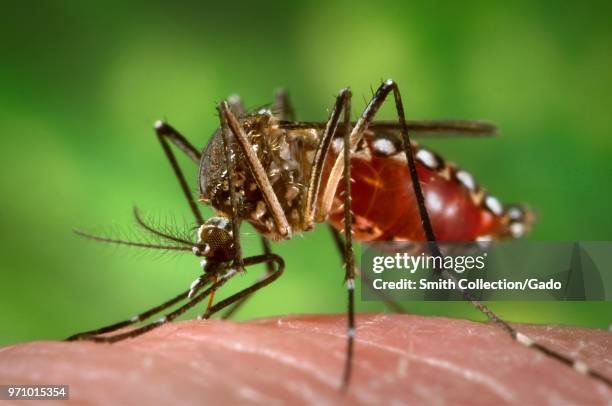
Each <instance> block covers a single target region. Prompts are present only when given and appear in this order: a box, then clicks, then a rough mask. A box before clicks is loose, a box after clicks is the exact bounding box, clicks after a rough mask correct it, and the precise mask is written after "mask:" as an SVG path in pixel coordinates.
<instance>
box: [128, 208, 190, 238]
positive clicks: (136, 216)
mask: <svg viewBox="0 0 612 406" xmlns="http://www.w3.org/2000/svg"><path fill="white" fill-rule="evenodd" d="M133 213H134V219H135V220H136V223H137V224H138V225H139V226H141V227H142V228H144V229H145V230H147V231H148V232H150V233H152V234H154V235H156V236H158V237H161V238H164V239H166V240H170V241H174V242H176V243H179V244H185V245H189V246H193V245H194V243H193V242H191V241H188V240H183V239H182V238H178V237H176V236H173V235H170V234H167V233H164V232H162V231H160V230H157V229H155V228H153V226H151V225H149V224H147V223H146V222H145V221H144V219H143V218H142V217H141V216H140V210H139V209H138V207H137V206H134V208H133Z"/></svg>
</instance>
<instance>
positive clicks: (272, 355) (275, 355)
mask: <svg viewBox="0 0 612 406" xmlns="http://www.w3.org/2000/svg"><path fill="white" fill-rule="evenodd" d="M177 335H178V336H180V337H185V338H189V339H192V340H194V341H205V342H206V343H207V344H210V337H206V339H205V340H202V338H201V337H199V336H198V335H193V334H191V333H188V332H184V331H182V332H178V333H177ZM215 344H216V345H217V346H219V347H225V348H228V349H231V350H234V351H238V352H242V353H247V354H253V355H261V356H264V357H266V358H268V359H271V360H275V361H279V362H280V363H283V364H285V365H289V366H291V367H295V368H296V369H298V370H302V371H304V372H309V373H310V375H312V376H313V377H315V378H317V380H318V381H319V382H322V383H323V384H325V385H326V386H329V387H330V388H334V389H335V386H334V384H335V381H336V380H337V377H333V376H331V375H328V374H323V373H322V372H321V371H320V370H319V368H318V367H317V366H316V365H311V364H306V363H304V362H301V361H300V360H299V359H298V358H296V357H293V356H288V355H286V354H282V353H279V352H277V351H273V350H271V349H269V348H265V349H262V348H259V347H257V346H256V345H255V346H254V347H247V346H246V345H244V344H242V343H234V342H227V341H226V340H219V341H217V342H216V343H215ZM262 350H263V351H262Z"/></svg>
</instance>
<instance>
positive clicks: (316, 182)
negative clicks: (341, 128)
mask: <svg viewBox="0 0 612 406" xmlns="http://www.w3.org/2000/svg"><path fill="white" fill-rule="evenodd" d="M350 97H351V92H350V90H349V89H342V90H341V91H340V94H338V96H337V97H336V103H335V104H334V108H333V109H332V112H331V114H330V117H329V120H328V121H327V124H326V126H325V130H324V131H323V134H322V135H321V140H320V141H319V144H318V145H317V149H316V151H315V155H314V158H313V161H312V170H311V173H310V179H309V180H308V191H307V193H306V207H305V208H304V222H305V229H309V228H311V227H312V226H313V225H314V223H315V218H316V219H320V220H321V221H322V220H323V218H320V216H318V215H317V211H318V207H317V201H318V199H319V192H320V188H321V178H322V176H323V166H324V164H325V160H326V158H327V156H328V153H329V147H330V145H331V142H332V139H333V138H334V135H335V134H336V130H337V129H338V123H339V122H340V114H341V113H342V112H343V109H344V106H345V105H346V104H347V103H348V100H349V99H350Z"/></svg>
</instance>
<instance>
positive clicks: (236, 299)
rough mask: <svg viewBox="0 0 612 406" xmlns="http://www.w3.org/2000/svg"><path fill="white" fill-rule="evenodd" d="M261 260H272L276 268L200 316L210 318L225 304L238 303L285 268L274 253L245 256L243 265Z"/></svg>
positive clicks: (265, 284) (273, 278) (253, 263)
mask: <svg viewBox="0 0 612 406" xmlns="http://www.w3.org/2000/svg"><path fill="white" fill-rule="evenodd" d="M262 262H266V263H268V264H271V263H272V262H274V263H275V264H276V269H274V268H273V267H272V273H271V274H268V273H266V276H264V277H263V278H261V279H259V280H258V281H257V282H255V283H254V284H253V285H251V286H249V287H248V288H246V289H243V290H241V291H240V292H238V293H235V294H233V295H232V296H230V297H228V298H226V299H223V300H222V301H220V302H219V303H217V304H215V305H214V306H212V307H210V308H209V309H207V310H206V313H205V314H204V315H202V317H201V318H203V319H208V318H210V316H212V315H213V314H215V313H217V312H218V311H220V310H223V309H225V308H226V307H227V306H230V305H232V304H234V303H236V302H238V303H240V301H242V300H244V299H245V298H247V297H248V296H250V295H252V294H253V293H254V292H256V291H258V290H259V289H261V288H263V287H264V286H267V285H269V284H270V283H272V282H274V281H275V280H276V279H278V278H279V277H280V276H281V275H282V274H283V271H284V270H285V261H283V259H282V258H281V257H280V256H278V255H275V254H264V255H258V256H254V257H249V258H245V260H244V265H245V266H250V265H256V264H260V263H262ZM215 285H216V284H215ZM215 285H213V288H214V289H216V287H215Z"/></svg>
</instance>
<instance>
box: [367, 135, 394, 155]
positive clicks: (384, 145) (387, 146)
mask: <svg viewBox="0 0 612 406" xmlns="http://www.w3.org/2000/svg"><path fill="white" fill-rule="evenodd" d="M372 146H373V147H374V150H375V151H376V153H378V154H381V155H385V156H390V155H394V154H395V153H396V152H397V149H396V148H395V145H393V142H391V141H390V140H388V139H386V138H379V139H377V140H374V142H373V143H372Z"/></svg>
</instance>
